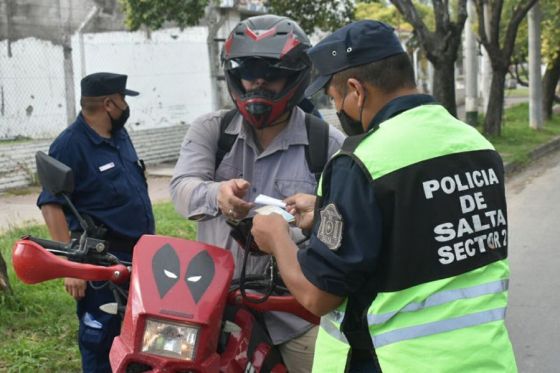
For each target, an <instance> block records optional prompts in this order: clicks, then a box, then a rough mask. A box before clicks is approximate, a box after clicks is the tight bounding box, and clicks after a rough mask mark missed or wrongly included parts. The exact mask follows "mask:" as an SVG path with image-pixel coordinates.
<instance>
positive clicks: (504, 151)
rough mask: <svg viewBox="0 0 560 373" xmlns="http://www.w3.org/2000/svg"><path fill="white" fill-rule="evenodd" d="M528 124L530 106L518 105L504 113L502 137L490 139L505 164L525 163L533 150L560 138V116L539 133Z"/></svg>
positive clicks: (491, 137) (554, 118)
mask: <svg viewBox="0 0 560 373" xmlns="http://www.w3.org/2000/svg"><path fill="white" fill-rule="evenodd" d="M528 122H529V105H528V104H526V103H525V104H519V105H516V106H514V107H512V108H509V109H507V110H505V111H504V123H503V125H502V135H501V136H490V137H488V139H489V140H490V141H491V142H492V144H494V146H495V147H496V149H497V150H498V152H499V153H500V154H501V155H502V158H503V159H504V162H506V163H507V162H520V163H525V162H527V161H528V160H529V153H530V152H531V151H532V150H533V149H535V148H536V147H538V146H539V145H541V144H543V143H546V142H547V141H549V140H551V139H552V138H554V137H556V136H560V116H556V117H553V119H552V120H550V121H548V122H546V123H545V126H544V128H543V129H542V130H538V131H537V130H533V129H531V128H530V127H529V123H528Z"/></svg>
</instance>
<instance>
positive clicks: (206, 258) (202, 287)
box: [185, 251, 216, 303]
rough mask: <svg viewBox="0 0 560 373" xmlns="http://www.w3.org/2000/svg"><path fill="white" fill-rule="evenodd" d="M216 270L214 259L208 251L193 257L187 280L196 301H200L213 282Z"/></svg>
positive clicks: (186, 276) (186, 275)
mask: <svg viewBox="0 0 560 373" xmlns="http://www.w3.org/2000/svg"><path fill="white" fill-rule="evenodd" d="M215 271H216V268H215V267H214V261H213V260H212V257H211V256H210V254H208V252H207V251H201V252H200V253H198V254H196V255H195V256H194V257H193V258H192V260H191V262H190V263H189V266H188V268H187V273H186V274H185V282H186V283H187V287H188V288H189V290H190V291H191V294H192V296H193V299H194V302H195V303H198V301H199V300H200V298H202V295H203V294H204V293H205V292H206V289H208V286H210V284H211V283H212V280H213V279H214V273H215Z"/></svg>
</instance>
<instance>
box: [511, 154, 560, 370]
mask: <svg viewBox="0 0 560 373" xmlns="http://www.w3.org/2000/svg"><path fill="white" fill-rule="evenodd" d="M506 187H507V193H508V216H509V243H510V246H509V257H510V264H511V271H512V276H511V281H510V292H509V294H510V305H509V309H508V314H507V318H506V322H507V324H508V326H509V331H510V336H511V338H512V341H513V345H514V349H515V354H516V358H517V364H518V368H519V371H520V372H535V373H546V372H560V353H559V348H560V320H559V316H560V250H559V249H560V152H557V153H556V154H554V155H551V156H549V157H547V158H544V159H542V160H540V161H539V162H538V163H537V164H536V165H535V166H534V167H532V168H531V169H530V170H527V171H526V172H524V173H522V174H520V175H517V176H516V177H514V178H513V179H511V180H509V181H508V182H507V184H506Z"/></svg>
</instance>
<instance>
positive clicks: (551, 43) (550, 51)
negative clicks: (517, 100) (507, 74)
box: [510, 0, 560, 120]
mask: <svg viewBox="0 0 560 373" xmlns="http://www.w3.org/2000/svg"><path fill="white" fill-rule="evenodd" d="M540 6H541V9H542V15H543V20H542V23H541V27H542V43H541V54H542V58H543V62H544V63H546V71H545V74H544V76H543V81H542V85H543V117H544V119H545V120H549V119H550V118H551V117H552V114H553V113H552V106H553V104H554V102H560V98H559V97H558V96H556V86H557V85H558V80H559V79H560V2H558V1H557V0H540ZM527 53H528V51H527V22H526V21H525V20H524V21H522V22H521V24H520V25H519V29H518V32H517V38H516V41H515V48H514V52H513V56H512V64H513V66H512V67H510V70H513V71H511V72H512V73H513V75H514V77H515V78H516V80H517V83H519V84H521V85H522V86H528V84H529V83H528V82H527V81H526V80H524V78H525V76H526V74H527V72H526V70H525V68H524V66H525V64H526V63H527Z"/></svg>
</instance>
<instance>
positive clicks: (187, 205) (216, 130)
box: [170, 15, 344, 372]
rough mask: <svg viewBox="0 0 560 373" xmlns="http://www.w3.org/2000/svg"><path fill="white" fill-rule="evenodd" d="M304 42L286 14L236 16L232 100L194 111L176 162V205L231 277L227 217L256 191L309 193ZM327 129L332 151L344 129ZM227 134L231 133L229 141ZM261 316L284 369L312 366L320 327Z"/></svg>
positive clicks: (260, 266)
mask: <svg viewBox="0 0 560 373" xmlns="http://www.w3.org/2000/svg"><path fill="white" fill-rule="evenodd" d="M309 47H310V42H309V39H308V38H307V36H306V34H305V33H304V32H303V30H302V29H301V28H300V27H299V26H298V25H297V23H295V22H294V21H293V20H291V19H289V18H285V17H279V16H275V15H264V16H257V17H251V18H248V19H246V20H244V21H242V22H240V23H239V24H237V25H236V27H235V28H234V29H233V31H232V32H231V34H230V35H229V37H228V39H227V40H226V42H225V44H224V48H223V52H222V62H223V63H224V70H225V76H226V82H227V86H228V90H229V93H230V96H231V98H232V100H233V103H234V105H235V107H236V110H235V111H233V112H226V111H223V110H222V111H218V112H215V113H210V114H207V115H204V116H202V117H200V118H198V119H196V120H195V121H194V122H193V123H192V124H191V127H190V128H189V131H188V132H187V134H186V136H185V140H184V142H183V145H182V148H181V153H180V157H179V160H178V161H177V164H176V166H175V171H174V176H173V178H172V180H171V185H170V191H171V196H172V199H173V203H174V205H175V208H176V209H177V211H179V212H180V213H181V214H182V215H183V216H185V217H186V218H188V219H191V220H196V221H198V222H199V223H198V231H197V234H198V240H200V241H203V242H207V243H210V244H214V245H216V246H219V247H225V248H227V249H230V250H231V251H232V254H233V256H234V259H235V261H236V264H237V265H236V270H235V275H234V278H238V277H239V274H240V269H241V259H242V258H243V250H242V249H241V248H240V246H239V245H238V244H237V243H236V242H235V241H234V240H233V239H232V238H231V237H230V228H229V226H228V225H227V224H226V220H227V219H243V218H245V217H246V216H248V215H249V216H251V215H253V212H252V209H253V207H254V203H252V202H251V201H254V199H255V197H256V196H257V195H259V194H265V195H269V196H272V197H275V198H279V199H283V198H286V197H288V196H290V195H292V194H294V193H296V192H302V193H311V192H313V191H314V189H315V186H316V184H317V180H316V175H315V173H314V172H313V171H312V169H311V168H312V167H310V164H309V163H308V160H307V158H308V157H307V156H306V155H307V153H310V152H311V147H312V145H313V143H314V141H315V140H316V139H315V140H314V137H313V136H309V133H311V131H309V130H308V127H307V124H308V122H309V121H315V122H317V121H320V120H319V119H317V118H313V119H310V117H309V115H308V114H306V113H305V112H304V111H303V110H302V109H301V108H299V107H298V104H299V103H300V102H301V100H302V99H303V96H304V91H305V89H306V87H307V85H308V84H309V80H310V62H309V58H308V57H307V55H306V53H305V51H306V50H307V49H308V48H309ZM228 113H231V114H228ZM320 122H322V121H320ZM321 126H322V127H324V126H328V125H327V124H326V123H324V122H322V123H321ZM326 128H328V127H326ZM325 133H327V135H326V136H325V146H324V147H323V148H324V150H325V151H324V152H325V153H326V155H325V158H330V156H331V155H332V154H334V153H335V152H336V151H337V150H338V149H339V148H340V146H341V144H342V141H343V138H344V135H343V134H342V133H341V132H340V131H338V130H337V129H335V128H332V127H331V128H329V129H328V131H326V132H325ZM224 134H225V136H229V139H231V141H230V144H229V145H228V147H227V149H226V150H225V151H224V149H223V146H221V143H222V142H223V141H222V139H223V138H224ZM220 153H223V154H220ZM321 170H322V168H321ZM321 170H319V171H321ZM291 233H292V237H294V240H295V241H297V240H299V239H301V238H302V237H303V235H302V234H301V231H300V230H299V229H297V228H294V229H293V231H292V232H291ZM269 263H270V257H268V256H260V257H250V258H249V261H248V264H247V272H248V273H251V274H263V273H264V271H265V270H266V268H268V265H269ZM264 322H265V324H266V327H267V330H268V332H269V334H270V336H271V339H272V342H273V343H274V344H275V345H278V346H279V348H280V351H281V353H282V357H283V359H284V362H285V364H286V366H287V368H288V370H289V371H290V372H308V371H310V370H311V364H312V359H313V351H314V344H315V337H316V333H317V328H316V327H314V326H313V325H311V324H309V323H308V322H306V321H304V320H302V319H300V318H298V317H296V316H294V315H291V314H288V313H280V312H270V313H266V314H264Z"/></svg>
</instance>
